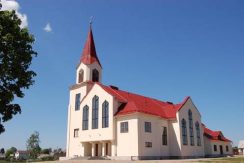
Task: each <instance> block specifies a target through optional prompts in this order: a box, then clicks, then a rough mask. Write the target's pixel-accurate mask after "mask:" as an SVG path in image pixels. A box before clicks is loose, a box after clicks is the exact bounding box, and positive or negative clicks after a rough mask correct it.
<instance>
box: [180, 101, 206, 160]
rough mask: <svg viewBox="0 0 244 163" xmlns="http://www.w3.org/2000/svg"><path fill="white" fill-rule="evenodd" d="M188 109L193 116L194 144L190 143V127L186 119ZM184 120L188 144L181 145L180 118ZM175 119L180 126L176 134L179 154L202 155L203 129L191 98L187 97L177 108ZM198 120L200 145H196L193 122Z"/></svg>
mask: <svg viewBox="0 0 244 163" xmlns="http://www.w3.org/2000/svg"><path fill="white" fill-rule="evenodd" d="M189 109H190V110H191V111H192V117H193V133H194V146H192V145H191V143H190V129H189V120H188V111H189ZM183 118H184V119H185V120H186V126H187V138H188V145H183V142H182V135H181V133H182V128H181V120H182V119H183ZM177 120H178V123H179V124H178V125H179V127H180V132H178V133H177V134H180V135H178V137H180V145H181V147H180V149H181V156H194V157H200V156H204V141H203V130H202V128H201V124H202V122H201V115H200V112H199V111H198V109H197V108H196V107H195V105H194V104H193V102H192V100H191V99H188V100H187V102H186V103H185V105H183V107H182V108H181V109H180V110H179V112H178V114H177ZM196 122H198V123H199V125H200V135H201V146H198V145H197V133H196V128H195V123H196Z"/></svg>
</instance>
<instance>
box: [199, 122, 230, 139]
mask: <svg viewBox="0 0 244 163" xmlns="http://www.w3.org/2000/svg"><path fill="white" fill-rule="evenodd" d="M202 126H203V127H204V135H205V136H206V137H207V138H208V139H210V140H214V141H225V142H231V140H229V139H227V138H226V137H224V135H223V134H222V132H221V131H213V130H210V129H209V128H207V127H206V126H205V125H204V124H202Z"/></svg>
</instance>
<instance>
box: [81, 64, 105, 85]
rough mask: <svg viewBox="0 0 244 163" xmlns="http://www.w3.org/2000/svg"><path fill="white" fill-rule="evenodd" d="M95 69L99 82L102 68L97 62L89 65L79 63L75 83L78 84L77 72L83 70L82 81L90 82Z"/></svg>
mask: <svg viewBox="0 0 244 163" xmlns="http://www.w3.org/2000/svg"><path fill="white" fill-rule="evenodd" d="M93 69H97V70H98V72H99V82H101V81H102V68H101V67H100V65H99V64H98V63H97V62H94V63H93V64H90V65H85V64H83V63H81V64H80V65H79V66H78V67H77V69H76V83H77V84H78V83H79V72H80V71H81V70H83V73H84V76H83V81H92V70H93Z"/></svg>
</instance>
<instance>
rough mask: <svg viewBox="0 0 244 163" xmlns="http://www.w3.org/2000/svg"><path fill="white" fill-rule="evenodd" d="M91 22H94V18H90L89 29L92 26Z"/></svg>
mask: <svg viewBox="0 0 244 163" xmlns="http://www.w3.org/2000/svg"><path fill="white" fill-rule="evenodd" d="M93 20H94V16H90V20H89V24H90V27H91V26H92V23H93Z"/></svg>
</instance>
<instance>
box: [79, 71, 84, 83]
mask: <svg viewBox="0 0 244 163" xmlns="http://www.w3.org/2000/svg"><path fill="white" fill-rule="evenodd" d="M83 78H84V71H83V70H80V72H79V78H78V79H79V83H81V82H83Z"/></svg>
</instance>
